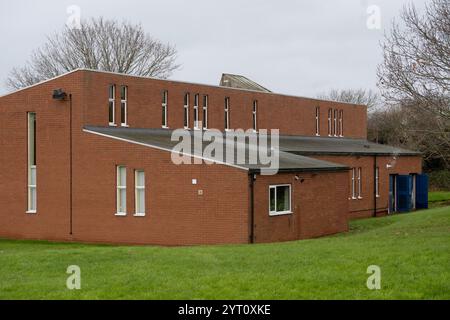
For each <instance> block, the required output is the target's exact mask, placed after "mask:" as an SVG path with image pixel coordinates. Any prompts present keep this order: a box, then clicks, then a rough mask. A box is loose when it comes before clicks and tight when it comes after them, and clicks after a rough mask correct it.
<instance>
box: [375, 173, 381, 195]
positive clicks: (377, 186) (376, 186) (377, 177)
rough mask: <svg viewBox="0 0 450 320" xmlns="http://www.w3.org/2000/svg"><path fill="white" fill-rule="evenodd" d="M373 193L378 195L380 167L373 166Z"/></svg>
mask: <svg viewBox="0 0 450 320" xmlns="http://www.w3.org/2000/svg"><path fill="white" fill-rule="evenodd" d="M375 195H376V196H377V197H380V168H379V167H376V168H375Z"/></svg>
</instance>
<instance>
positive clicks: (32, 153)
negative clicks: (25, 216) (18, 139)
mask: <svg viewBox="0 0 450 320" xmlns="http://www.w3.org/2000/svg"><path fill="white" fill-rule="evenodd" d="M27 121H28V206H27V212H28V213H36V212H37V192H36V185H37V184H36V113H33V112H30V113H28V119H27Z"/></svg>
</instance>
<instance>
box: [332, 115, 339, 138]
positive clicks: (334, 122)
mask: <svg viewBox="0 0 450 320" xmlns="http://www.w3.org/2000/svg"><path fill="white" fill-rule="evenodd" d="M337 124H338V111H337V110H334V117H333V135H334V136H335V137H337V136H338V127H337Z"/></svg>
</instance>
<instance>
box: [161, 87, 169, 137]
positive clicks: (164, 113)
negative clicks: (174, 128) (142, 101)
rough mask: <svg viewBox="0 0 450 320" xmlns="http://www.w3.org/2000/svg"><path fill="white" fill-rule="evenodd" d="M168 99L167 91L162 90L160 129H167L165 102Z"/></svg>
mask: <svg viewBox="0 0 450 320" xmlns="http://www.w3.org/2000/svg"><path fill="white" fill-rule="evenodd" d="M168 98H169V93H168V91H167V90H164V91H163V93H162V127H163V128H168V127H169V126H168V124H167V102H168Z"/></svg>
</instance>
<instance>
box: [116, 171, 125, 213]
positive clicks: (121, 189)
mask: <svg viewBox="0 0 450 320" xmlns="http://www.w3.org/2000/svg"><path fill="white" fill-rule="evenodd" d="M126 214H127V168H126V167H124V166H118V167H117V215H126Z"/></svg>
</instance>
